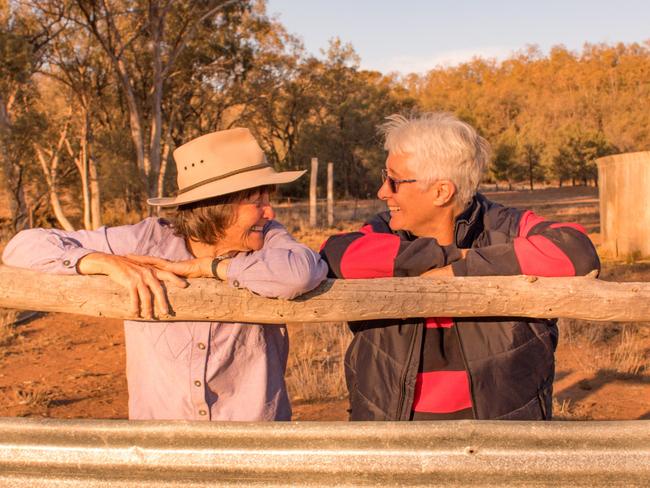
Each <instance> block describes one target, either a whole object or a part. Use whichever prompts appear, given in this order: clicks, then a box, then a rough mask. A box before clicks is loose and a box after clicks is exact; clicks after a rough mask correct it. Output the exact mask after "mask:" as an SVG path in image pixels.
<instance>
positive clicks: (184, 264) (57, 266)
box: [3, 129, 327, 421]
mask: <svg viewBox="0 0 650 488" xmlns="http://www.w3.org/2000/svg"><path fill="white" fill-rule="evenodd" d="M174 159H175V161H176V168H177V171H178V193H177V195H176V196H174V197H166V198H153V199H150V200H149V204H151V205H155V206H160V207H172V208H175V209H176V210H175V212H174V214H173V216H172V217H171V221H167V220H164V219H159V218H148V219H145V220H143V221H142V222H140V223H138V224H135V225H125V226H120V227H111V228H105V227H104V228H101V229H98V230H95V231H77V232H65V231H61V230H55V229H32V230H27V231H23V232H21V233H19V234H17V235H16V236H15V237H14V238H13V239H12V240H11V241H10V242H9V244H8V245H7V247H6V248H5V250H4V253H3V261H4V262H5V264H8V265H12V266H21V267H26V268H31V269H37V270H41V271H45V272H49V273H59V274H75V273H78V274H103V275H107V276H108V277H109V278H110V279H112V280H113V281H115V282H117V283H119V284H121V285H123V286H125V287H126V288H127V289H128V290H129V293H130V297H131V308H132V311H133V314H134V316H138V315H139V316H140V317H142V318H143V319H145V320H151V319H152V318H153V317H154V315H156V314H155V312H156V311H158V314H157V315H158V317H160V316H164V315H166V314H168V313H169V304H168V302H167V299H166V296H165V293H164V289H163V287H162V284H161V280H163V281H168V282H170V283H171V284H173V285H175V286H181V287H183V286H187V283H186V281H185V280H184V279H183V278H195V277H209V278H215V279H219V280H223V281H226V282H227V283H229V284H230V285H231V286H234V287H237V288H247V289H249V290H251V291H253V292H255V293H257V294H259V295H262V296H266V297H279V298H294V297H295V296H297V295H300V294H302V293H305V292H307V291H309V290H311V289H313V288H315V287H316V286H317V285H318V284H319V283H320V282H321V281H322V280H323V279H324V278H325V275H326V273H327V267H326V265H325V264H324V263H323V262H322V261H321V260H320V258H319V256H318V254H316V253H314V252H313V251H311V250H310V249H308V248H307V247H306V246H304V245H302V244H300V243H298V242H296V241H295V240H294V239H293V238H292V237H291V236H290V235H289V233H288V232H287V231H286V229H285V228H284V227H283V226H282V225H280V224H279V223H278V222H276V221H275V220H273V219H274V212H273V209H272V207H271V204H270V201H269V195H270V192H271V191H272V190H273V188H274V187H275V185H279V184H283V183H289V182H291V181H294V180H296V179H297V178H298V177H300V176H301V175H302V174H303V173H304V171H293V172H283V173H277V172H275V171H274V170H273V168H272V167H271V166H270V165H269V164H268V163H267V161H266V158H265V156H264V154H263V152H262V150H261V149H260V147H259V145H258V144H257V142H256V141H255V139H254V138H253V136H252V135H251V133H250V132H249V131H248V130H247V129H232V130H226V131H220V132H215V133H212V134H207V135H204V136H202V137H199V138H197V139H194V140H192V141H190V142H188V143H187V144H184V145H183V146H181V147H179V148H178V149H176V151H174ZM138 255H144V256H138ZM89 299H92V297H91V298H89ZM124 333H125V339H126V340H125V342H126V353H127V354H126V363H127V364H126V370H127V380H128V387H129V418H130V419H187V420H245V421H259V420H289V419H290V418H291V408H290V404H289V399H288V396H287V391H286V386H285V382H284V373H285V369H286V362H287V354H288V338H287V331H286V327H285V326H264V325H261V324H251V323H221V322H173V321H167V320H159V321H153V322H152V321H134V320H127V321H125V323H124Z"/></svg>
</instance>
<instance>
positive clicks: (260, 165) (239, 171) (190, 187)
mask: <svg viewBox="0 0 650 488" xmlns="http://www.w3.org/2000/svg"><path fill="white" fill-rule="evenodd" d="M270 167H271V165H270V164H269V163H267V162H264V163H260V164H256V165H255V166H249V167H248V168H242V169H237V170H235V171H231V172H230V173H226V174H225V175H219V176H215V177H214V178H208V179H207V180H203V181H199V182H198V183H194V184H193V185H190V186H186V187H185V188H183V189H182V190H181V189H179V190H178V191H177V192H176V195H182V194H183V193H186V192H188V191H190V190H194V189H195V188H198V187H200V186H203V185H207V184H208V183H212V182H213V181H219V180H223V179H226V178H230V177H231V176H235V175H238V174H241V173H246V172H248V171H254V170H256V169H262V168H270Z"/></svg>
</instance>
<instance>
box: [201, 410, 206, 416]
mask: <svg viewBox="0 0 650 488" xmlns="http://www.w3.org/2000/svg"><path fill="white" fill-rule="evenodd" d="M207 414H208V412H206V411H205V410H199V415H207Z"/></svg>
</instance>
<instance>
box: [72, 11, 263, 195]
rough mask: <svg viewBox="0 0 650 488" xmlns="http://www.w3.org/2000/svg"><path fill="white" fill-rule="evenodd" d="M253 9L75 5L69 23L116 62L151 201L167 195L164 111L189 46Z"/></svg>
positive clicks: (114, 66) (167, 120) (166, 117)
mask: <svg viewBox="0 0 650 488" xmlns="http://www.w3.org/2000/svg"><path fill="white" fill-rule="evenodd" d="M250 7H251V4H250V2H249V1H245V0H204V1H195V0H177V1H172V0H148V1H144V0H137V1H130V0H100V1H89V0H71V1H70V4H69V8H68V10H67V18H68V19H69V20H71V21H73V22H74V23H76V24H77V26H79V27H80V28H83V29H85V30H86V31H87V32H89V33H90V34H91V35H92V36H93V37H94V38H95V40H96V41H97V43H98V45H99V46H100V47H101V49H102V50H103V52H104V53H105V54H106V56H107V57H108V59H109V60H110V63H111V66H112V69H113V71H114V73H115V77H116V79H117V83H118V86H119V87H120V91H121V96H122V97H123V100H124V102H125V105H126V109H127V113H128V120H129V129H130V133H131V142H132V146H133V151H134V153H135V158H134V159H135V163H136V166H137V169H138V172H139V174H140V178H141V182H142V188H143V190H144V192H145V193H146V194H147V195H149V196H154V195H157V194H159V193H160V192H161V191H162V188H161V186H162V183H163V181H162V180H161V178H160V171H161V162H162V156H163V152H164V151H163V149H164V148H163V145H164V144H165V143H166V142H168V141H164V140H163V138H164V136H165V135H169V134H170V133H171V130H170V128H169V127H167V125H168V124H169V123H170V118H171V117H170V115H171V114H170V113H167V114H165V113H164V112H163V106H164V105H165V102H166V101H167V96H168V94H169V93H171V92H172V89H170V85H172V84H174V76H178V73H177V71H176V68H177V66H178V60H179V58H180V56H181V55H182V54H183V52H184V50H185V49H186V48H187V46H188V44H190V43H192V42H194V41H198V40H199V39H208V38H210V37H211V36H212V35H213V32H215V31H216V32H218V31H220V30H221V29H225V28H227V26H228V25H229V24H230V23H232V22H235V23H236V22H238V21H239V19H240V18H241V15H242V13H243V12H245V11H247V10H249V9H250ZM181 94H182V93H181ZM175 95H176V96H177V97H178V95H179V93H178V91H176V92H175ZM176 99H177V100H178V98H176ZM181 99H182V97H181ZM170 103H171V102H170Z"/></svg>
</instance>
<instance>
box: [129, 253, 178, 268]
mask: <svg viewBox="0 0 650 488" xmlns="http://www.w3.org/2000/svg"><path fill="white" fill-rule="evenodd" d="M126 257H127V258H128V259H129V260H131V261H133V262H136V263H138V264H147V265H150V266H156V267H158V268H161V269H165V268H166V267H167V266H169V265H170V264H171V263H170V261H168V260H166V259H163V258H157V257H155V256H140V255H137V254H127V255H126Z"/></svg>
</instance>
